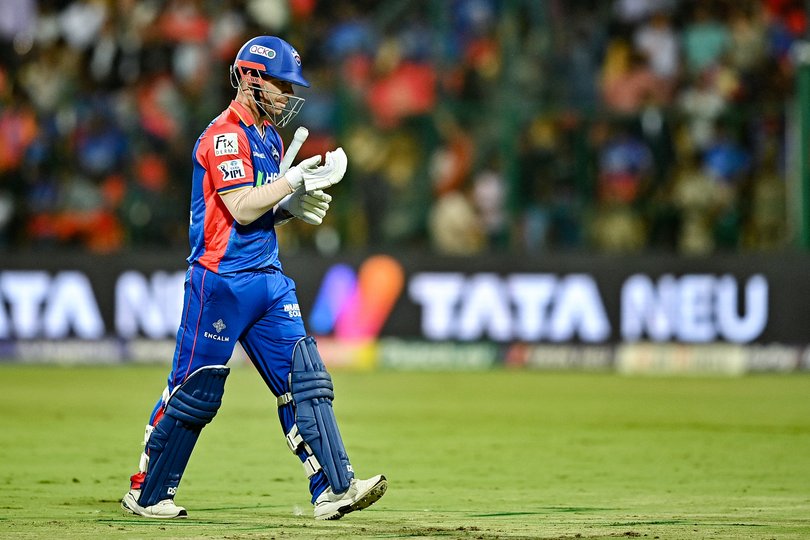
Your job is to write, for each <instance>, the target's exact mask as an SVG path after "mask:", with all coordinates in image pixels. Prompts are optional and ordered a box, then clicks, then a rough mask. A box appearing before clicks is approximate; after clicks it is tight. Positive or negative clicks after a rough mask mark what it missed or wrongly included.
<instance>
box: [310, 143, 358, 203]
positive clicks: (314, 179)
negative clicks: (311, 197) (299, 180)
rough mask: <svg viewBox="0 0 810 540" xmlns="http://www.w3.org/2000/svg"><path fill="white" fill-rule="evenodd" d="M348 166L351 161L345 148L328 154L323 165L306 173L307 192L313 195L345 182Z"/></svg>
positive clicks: (339, 148)
mask: <svg viewBox="0 0 810 540" xmlns="http://www.w3.org/2000/svg"><path fill="white" fill-rule="evenodd" d="M348 164H349V159H348V158H347V157H346V152H344V151H343V148H341V147H338V148H337V149H336V150H333V151H331V152H327V153H326V157H325V158H324V160H323V165H321V166H320V167H315V168H314V169H308V170H306V171H304V175H303V176H304V187H305V188H306V190H307V192H309V193H311V192H313V191H315V190H321V189H326V188H328V187H329V186H334V185H335V184H337V183H338V182H340V181H341V180H343V175H344V174H346V167H347V166H348Z"/></svg>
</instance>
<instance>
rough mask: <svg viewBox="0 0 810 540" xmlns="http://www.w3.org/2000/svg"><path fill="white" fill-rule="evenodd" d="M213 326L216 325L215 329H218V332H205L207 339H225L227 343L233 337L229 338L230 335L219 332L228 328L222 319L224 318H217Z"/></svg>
mask: <svg viewBox="0 0 810 540" xmlns="http://www.w3.org/2000/svg"><path fill="white" fill-rule="evenodd" d="M211 326H213V327H214V330H216V331H217V333H216V334H212V333H211V332H203V336H204V337H205V338H207V339H213V340H214V341H224V342H226V343H227V342H229V341H230V340H231V338H229V337H228V336H221V335H219V334H220V333H221V332H222V331H223V330H225V329H226V328H228V327H227V326H226V325H225V323H224V322H223V321H222V319H218V320H217V321H216V322H215V323H213V324H212V325H211Z"/></svg>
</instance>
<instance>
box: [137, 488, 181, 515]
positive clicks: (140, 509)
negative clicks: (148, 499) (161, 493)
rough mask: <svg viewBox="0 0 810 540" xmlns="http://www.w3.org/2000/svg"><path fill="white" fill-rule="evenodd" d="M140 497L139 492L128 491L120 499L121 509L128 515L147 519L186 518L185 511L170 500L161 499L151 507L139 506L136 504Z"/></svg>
mask: <svg viewBox="0 0 810 540" xmlns="http://www.w3.org/2000/svg"><path fill="white" fill-rule="evenodd" d="M140 496H141V490H139V489H131V490H129V492H127V494H126V495H124V498H123V499H121V508H123V509H124V510H126V511H127V512H129V513H130V514H135V515H137V516H143V517H147V518H156V519H173V518H184V517H188V512H186V509H185V508H183V507H182V506H177V505H176V504H174V500H172V499H163V500H162V501H160V502H158V503H157V504H153V505H152V506H141V505H140V504H138V497H140Z"/></svg>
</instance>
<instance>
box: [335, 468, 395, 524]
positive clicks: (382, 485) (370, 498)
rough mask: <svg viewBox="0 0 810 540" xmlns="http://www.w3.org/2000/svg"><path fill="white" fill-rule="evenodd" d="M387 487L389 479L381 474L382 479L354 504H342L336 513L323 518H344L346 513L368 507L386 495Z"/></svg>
mask: <svg viewBox="0 0 810 540" xmlns="http://www.w3.org/2000/svg"><path fill="white" fill-rule="evenodd" d="M387 489H388V480H386V479H385V476H380V481H379V482H377V483H376V484H374V485H373V486H372V487H371V489H370V490H368V491H367V492H366V494H365V495H363V496H362V497H360V498H359V499H357V500H356V501H354V502H353V503H352V504H347V505H346V506H341V507H340V508H338V509H337V512H336V513H335V514H333V515H331V516H329V517H325V518H321V519H324V520H336V519H340V518H342V517H343V516H345V515H346V514H350V513H352V512H356V511H359V510H363V509H365V508H368V507H369V506H371V505H372V504H374V503H375V502H377V501H379V500H380V498H381V497H382V496H383V495H385V491H386V490H387Z"/></svg>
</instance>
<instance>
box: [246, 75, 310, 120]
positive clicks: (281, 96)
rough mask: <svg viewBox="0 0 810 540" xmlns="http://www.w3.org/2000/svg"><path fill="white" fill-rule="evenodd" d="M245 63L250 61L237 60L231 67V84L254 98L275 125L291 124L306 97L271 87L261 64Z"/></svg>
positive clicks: (260, 109)
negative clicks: (265, 78) (263, 75)
mask: <svg viewBox="0 0 810 540" xmlns="http://www.w3.org/2000/svg"><path fill="white" fill-rule="evenodd" d="M245 64H250V62H245V61H240V60H237V61H236V64H235V65H234V66H233V67H232V68H231V85H232V86H233V87H234V88H238V89H239V90H240V91H241V92H244V93H245V94H246V95H247V96H248V97H249V98H250V99H252V100H253V101H254V103H256V107H257V108H258V109H259V111H261V112H262V114H264V115H265V116H267V117H268V118H270V119H271V120H272V121H273V125H275V126H277V127H284V126H286V125H287V124H289V123H290V120H292V119H293V118H295V116H296V115H297V114H298V113H299V112H300V111H301V107H303V106H304V101H305V99H304V98H302V97H298V96H295V95H293V94H285V93H282V92H278V91H276V90H273V89H271V88H269V86H268V84H269V83H268V82H267V81H265V80H264V79H263V78H262V76H261V75H262V74H263V73H266V72H263V71H262V70H261V64H258V65H245ZM265 76H268V77H272V76H271V75H265ZM281 102H283V105H282V104H281Z"/></svg>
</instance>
